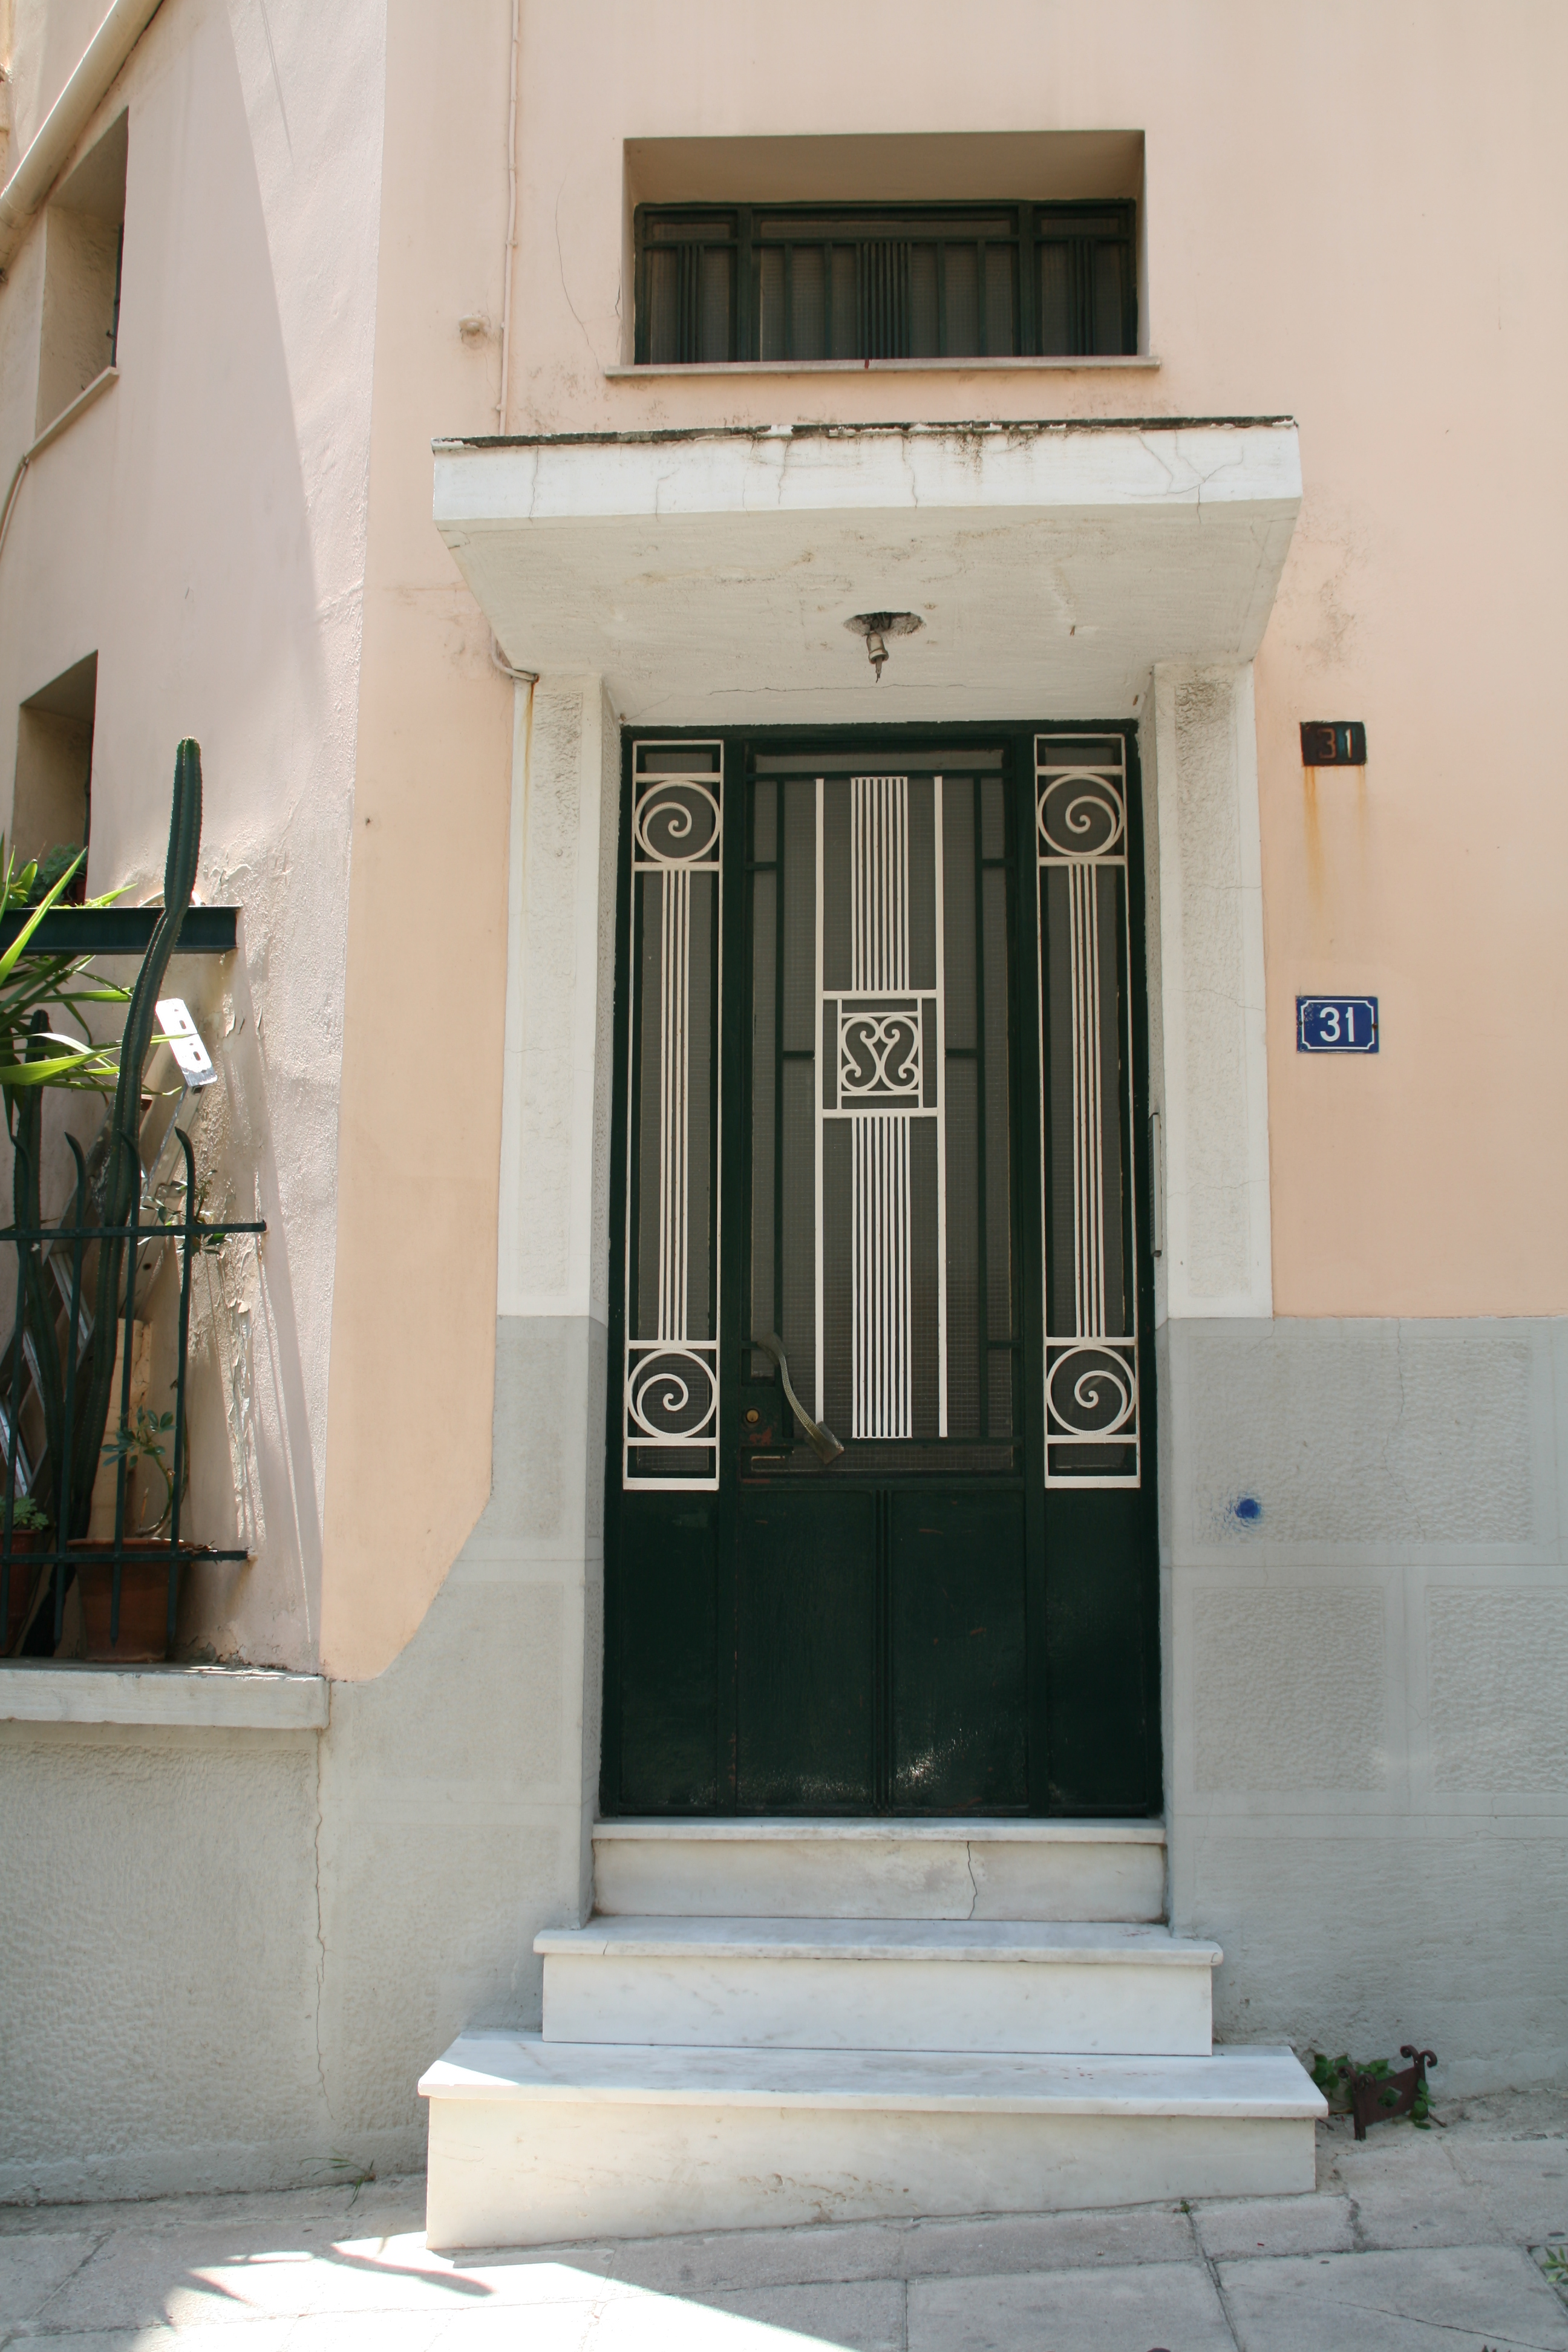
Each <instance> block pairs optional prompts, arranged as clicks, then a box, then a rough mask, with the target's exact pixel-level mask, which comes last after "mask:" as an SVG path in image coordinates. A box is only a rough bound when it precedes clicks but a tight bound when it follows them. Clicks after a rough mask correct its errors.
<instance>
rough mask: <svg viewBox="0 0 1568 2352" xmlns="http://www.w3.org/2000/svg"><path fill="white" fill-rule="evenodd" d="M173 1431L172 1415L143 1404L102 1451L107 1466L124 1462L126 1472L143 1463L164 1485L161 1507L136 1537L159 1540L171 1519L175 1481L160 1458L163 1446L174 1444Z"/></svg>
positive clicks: (165, 1462) (164, 1461)
mask: <svg viewBox="0 0 1568 2352" xmlns="http://www.w3.org/2000/svg"><path fill="white" fill-rule="evenodd" d="M173 1432H174V1414H173V1413H172V1412H159V1413H152V1412H148V1410H147V1408H146V1406H145V1405H144V1404H139V1405H138V1406H137V1408H136V1419H135V1422H134V1423H132V1425H131V1426H130V1427H121V1428H120V1429H117V1430H116V1431H115V1433H114V1434H113V1436H112V1437H111V1438H110V1441H109V1443H108V1444H107V1445H106V1446H105V1447H104V1449H103V1458H104V1460H105V1461H106V1462H123V1463H124V1464H125V1465H126V1469H127V1471H129V1470H131V1469H132V1468H133V1467H134V1466H135V1465H136V1464H137V1463H138V1462H145V1463H146V1464H147V1465H148V1467H149V1468H150V1469H153V1470H156V1471H157V1473H158V1475H159V1476H160V1477H161V1478H162V1480H163V1509H162V1510H161V1511H160V1512H159V1514H158V1516H157V1517H156V1518H155V1519H154V1520H153V1524H152V1526H151V1527H147V1528H137V1529H136V1530H135V1532H136V1534H137V1535H138V1536H161V1535H162V1534H163V1529H164V1528H166V1527H167V1526H168V1524H169V1521H170V1519H171V1518H172V1517H174V1474H173V1472H172V1471H171V1470H170V1468H169V1465H168V1463H167V1461H166V1460H165V1458H164V1454H163V1448H164V1445H165V1444H173V1442H174V1441H173ZM187 1462H188V1457H187Z"/></svg>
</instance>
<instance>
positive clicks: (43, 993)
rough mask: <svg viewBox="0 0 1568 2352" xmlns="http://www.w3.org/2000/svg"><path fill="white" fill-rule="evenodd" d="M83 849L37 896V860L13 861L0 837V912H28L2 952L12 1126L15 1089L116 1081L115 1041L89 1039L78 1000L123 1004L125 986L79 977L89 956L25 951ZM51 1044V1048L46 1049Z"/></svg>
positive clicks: (1, 1033)
mask: <svg viewBox="0 0 1568 2352" xmlns="http://www.w3.org/2000/svg"><path fill="white" fill-rule="evenodd" d="M52 855H54V854H52ZM86 855H87V852H86V850H85V849H79V850H77V851H76V852H75V853H74V854H73V855H72V856H71V857H70V858H69V860H68V863H67V864H66V865H65V866H64V867H63V869H62V870H61V871H59V872H58V873H57V874H56V876H55V878H54V880H53V881H52V882H51V883H49V884H48V885H47V887H46V888H45V889H44V890H43V892H42V895H41V896H39V895H37V890H38V883H39V870H38V861H37V859H36V858H34V859H31V860H29V861H28V863H27V864H26V865H25V866H18V865H17V864H16V859H15V857H14V856H13V855H12V853H11V851H10V850H9V849H8V848H7V847H6V845H5V840H4V838H0V914H9V913H11V912H12V911H13V910H14V909H17V908H26V921H25V922H24V923H23V924H22V926H21V928H20V929H19V930H18V931H17V933H16V938H15V939H14V940H12V942H11V944H10V946H9V947H8V948H6V949H5V950H4V951H3V952H0V1087H4V1088H5V1101H6V1109H7V1115H8V1120H9V1124H10V1126H11V1129H12V1132H13V1134H14V1133H15V1131H16V1096H17V1095H19V1094H23V1093H27V1092H31V1091H33V1090H35V1089H37V1087H79V1088H89V1089H90V1090H91V1091H93V1092H94V1093H97V1094H106V1093H107V1092H108V1090H109V1088H110V1087H111V1086H112V1085H113V1084H114V1081H115V1076H116V1074H117V1070H118V1066H119V1048H118V1046H117V1045H115V1044H114V1043H113V1042H112V1041H111V1042H110V1043H109V1044H107V1045H100V1044H99V1043H97V1042H96V1041H95V1040H94V1038H93V1037H92V1036H91V1034H89V1029H88V1025H87V1023H86V1021H85V1020H84V1019H83V1017H82V1014H81V1012H80V1010H79V1008H80V1007H81V1006H82V1005H84V1004H125V1003H129V1001H130V995H129V991H127V990H126V989H123V988H117V987H115V986H114V985H113V983H112V982H109V981H104V980H96V979H95V980H94V981H93V982H92V984H91V985H90V986H86V985H84V984H83V983H84V981H85V979H86V976H87V974H88V971H89V967H90V965H91V961H92V959H91V957H90V956H71V955H38V954H36V953H32V952H30V951H29V950H31V947H32V941H33V938H34V935H35V933H36V932H37V928H38V925H39V924H40V923H41V922H42V921H43V919H44V917H45V916H46V915H47V913H48V912H49V911H50V909H51V908H53V907H54V906H56V905H57V904H58V901H59V899H60V898H61V897H62V895H63V893H64V892H65V890H66V888H67V887H68V884H69V883H70V881H71V879H72V877H74V876H75V874H76V872H77V869H78V867H79V866H80V864H81V862H82V859H83V858H84V857H85V856H86ZM57 862H58V856H57ZM119 895H120V894H119V892H118V891H110V892H109V893H108V894H107V896H105V897H104V898H94V899H92V900H90V901H89V903H90V904H91V905H92V906H95V907H107V906H109V905H110V904H111V903H112V901H113V900H114V899H115V898H118V897H119ZM51 1013H52V1014H55V1015H57V1016H63V1017H64V1018H66V1019H68V1020H71V1021H74V1022H75V1023H76V1024H77V1027H78V1028H79V1031H80V1033H81V1034H80V1035H79V1036H68V1035H66V1034H63V1033H62V1032H61V1031H59V1030H57V1029H53V1028H51V1027H50V1026H49V1019H50V1015H51ZM49 1046H52V1047H54V1048H55V1049H56V1050H55V1051H54V1052H52V1053H51V1052H47V1051H46V1050H44V1049H45V1048H47V1047H49Z"/></svg>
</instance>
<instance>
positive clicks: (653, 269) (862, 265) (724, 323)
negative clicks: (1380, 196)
mask: <svg viewBox="0 0 1568 2352" xmlns="http://www.w3.org/2000/svg"><path fill="white" fill-rule="evenodd" d="M1135 214H1136V206H1135V205H1133V204H1132V203H1131V201H1127V200H1121V199H1107V200H1104V201H1099V202H1092V203H1090V202H1081V203H1063V204H998V205H976V204H963V205H864V204H856V205H847V204H846V205H639V206H638V207H637V215H636V242H637V333H636V358H637V364H638V365H639V366H645V367H668V366H690V365H700V364H703V363H704V362H706V363H708V364H712V363H713V362H726V361H731V362H732V361H737V360H752V361H756V362H760V363H761V364H763V365H764V366H766V365H773V366H777V365H780V364H783V365H786V366H787V365H793V364H795V363H797V362H805V361H811V360H893V359H898V360H910V359H979V360H985V359H1013V358H1024V357H1037V358H1047V359H1049V358H1062V359H1072V358H1088V357H1117V356H1125V355H1128V354H1131V353H1133V352H1136V350H1137V348H1138V290H1137V279H1136V270H1135V266H1134V233H1135Z"/></svg>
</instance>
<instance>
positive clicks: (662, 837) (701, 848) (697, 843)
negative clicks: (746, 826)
mask: <svg viewBox="0 0 1568 2352" xmlns="http://www.w3.org/2000/svg"><path fill="white" fill-rule="evenodd" d="M634 829H635V831H636V835H637V855H638V858H639V861H640V862H642V863H644V864H647V865H651V866H704V865H712V864H713V863H714V862H715V861H716V860H717V857H718V855H719V800H718V795H717V793H714V791H713V790H712V787H711V786H710V785H709V784H707V783H704V782H700V781H699V780H698V779H697V778H696V777H694V776H664V777H661V778H660V779H659V781H658V782H657V783H655V784H652V785H650V786H649V788H648V790H647V792H646V793H644V795H643V797H642V799H641V800H640V801H639V802H638V803H637V820H636V824H635V828H634Z"/></svg>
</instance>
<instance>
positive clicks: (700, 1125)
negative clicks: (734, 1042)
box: [622, 743, 723, 1488]
mask: <svg viewBox="0 0 1568 2352" xmlns="http://www.w3.org/2000/svg"><path fill="white" fill-rule="evenodd" d="M722 841H723V755H722V751H721V746H719V745H718V744H716V743H687V744H672V743H665V744H660V743H639V744H638V745H637V749H636V753H635V756H634V766H633V779H632V817H631V826H630V856H631V878H632V891H633V899H634V907H633V929H634V951H633V954H632V958H631V1019H630V1037H631V1045H630V1051H631V1088H630V1095H631V1099H632V1101H633V1102H634V1103H635V1104H637V1105H638V1106H640V1108H639V1109H638V1111H637V1115H636V1116H634V1118H633V1119H632V1120H631V1122H630V1131H629V1134H628V1139H627V1151H628V1165H627V1171H626V1362H625V1414H624V1448H623V1465H622V1468H623V1477H624V1481H625V1484H626V1486H656V1487H659V1488H669V1487H682V1486H700V1487H712V1486H717V1485H718V1483H719V1452H718V1440H719V1431H718V1412H719V1349H718V1339H717V1333H718V1328H719V1326H718V1295H717V1266H718V1186H717V1177H718V1164H719V1125H718V1108H719V1106H718V1088H717V1084H716V1073H717V1070H718V1066H719V1018H720V1008H719V994H718V991H717V989H716V988H715V986H714V985H713V973H714V971H715V970H716V960H717V951H718V937H719V924H720V915H721V877H720V857H721V848H722Z"/></svg>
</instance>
